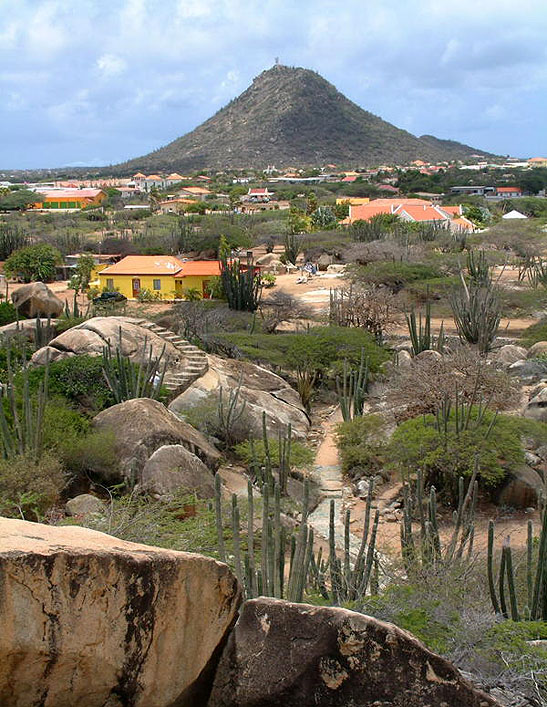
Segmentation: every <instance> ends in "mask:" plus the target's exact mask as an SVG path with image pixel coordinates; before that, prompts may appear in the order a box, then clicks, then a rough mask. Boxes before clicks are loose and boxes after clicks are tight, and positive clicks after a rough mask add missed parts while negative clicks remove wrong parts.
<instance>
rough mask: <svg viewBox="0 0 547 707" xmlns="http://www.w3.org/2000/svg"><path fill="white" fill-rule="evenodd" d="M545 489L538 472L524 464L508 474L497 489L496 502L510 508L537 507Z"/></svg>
mask: <svg viewBox="0 0 547 707" xmlns="http://www.w3.org/2000/svg"><path fill="white" fill-rule="evenodd" d="M544 489H545V487H544V484H543V480H542V478H541V476H540V475H539V474H538V472H537V471H536V470H535V469H531V468H530V467H529V466H525V465H523V466H521V467H519V468H518V469H515V471H512V472H511V473H510V474H509V475H508V477H507V479H506V481H505V484H504V485H503V486H502V487H501V488H500V489H499V490H498V491H497V494H496V503H497V504H498V505H499V506H509V507H510V508H535V507H536V506H537V504H538V500H539V498H540V496H541V494H542V493H543V491H544Z"/></svg>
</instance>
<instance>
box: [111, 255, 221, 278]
mask: <svg viewBox="0 0 547 707" xmlns="http://www.w3.org/2000/svg"><path fill="white" fill-rule="evenodd" d="M100 274H101V275H108V276H111V275H173V276H174V277H188V276H189V275H203V276H213V275H220V262H219V261H218V260H185V261H183V260H179V259H178V258H175V257H174V256H172V255H127V256H126V257H125V258H123V259H122V260H120V262H119V263H116V264H115V265H111V266H110V267H108V268H105V269H104V270H101V273H100Z"/></svg>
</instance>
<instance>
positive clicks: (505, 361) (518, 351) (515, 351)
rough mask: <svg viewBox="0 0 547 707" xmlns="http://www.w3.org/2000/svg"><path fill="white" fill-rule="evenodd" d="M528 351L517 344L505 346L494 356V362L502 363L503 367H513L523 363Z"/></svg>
mask: <svg viewBox="0 0 547 707" xmlns="http://www.w3.org/2000/svg"><path fill="white" fill-rule="evenodd" d="M526 353H527V352H526V349H525V348H524V347H522V346H516V345H515V344H505V346H501V347H500V348H499V349H498V351H496V353H495V354H494V360H495V361H498V362H499V363H501V364H502V365H503V366H511V365H512V364H513V363H516V362H517V361H522V360H523V359H525V358H526Z"/></svg>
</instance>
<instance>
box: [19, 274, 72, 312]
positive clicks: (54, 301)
mask: <svg viewBox="0 0 547 707" xmlns="http://www.w3.org/2000/svg"><path fill="white" fill-rule="evenodd" d="M11 301H12V302H13V306H14V307H15V308H16V309H18V310H19V313H20V314H22V315H23V316H25V317H52V318H55V317H58V316H59V315H60V314H61V312H62V311H63V309H64V304H63V301H62V300H60V299H59V298H58V297H57V295H56V294H54V293H53V292H52V291H51V290H50V289H49V287H48V286H47V285H45V284H44V283H43V282H31V283H30V284H28V285H23V286H22V287H18V288H17V289H16V290H14V291H13V292H12V293H11Z"/></svg>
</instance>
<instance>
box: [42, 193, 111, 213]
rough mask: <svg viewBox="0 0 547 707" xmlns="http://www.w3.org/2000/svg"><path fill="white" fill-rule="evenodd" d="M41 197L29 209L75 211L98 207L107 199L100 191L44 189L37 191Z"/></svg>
mask: <svg viewBox="0 0 547 707" xmlns="http://www.w3.org/2000/svg"><path fill="white" fill-rule="evenodd" d="M36 191H38V192H39V194H40V195H41V196H42V197H43V199H41V200H40V201H36V202H35V203H34V204H33V206H32V207H31V208H34V209H43V210H50V209H51V210H57V209H63V210H65V209H68V210H71V211H76V210H78V209H85V208H87V207H88V206H100V205H101V204H102V202H103V201H104V200H105V199H106V198H107V197H106V193H105V192H104V191H103V190H102V189H44V190H43V191H39V190H38V189H37V190H36Z"/></svg>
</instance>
